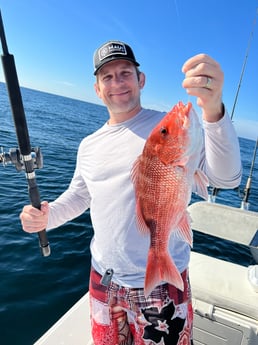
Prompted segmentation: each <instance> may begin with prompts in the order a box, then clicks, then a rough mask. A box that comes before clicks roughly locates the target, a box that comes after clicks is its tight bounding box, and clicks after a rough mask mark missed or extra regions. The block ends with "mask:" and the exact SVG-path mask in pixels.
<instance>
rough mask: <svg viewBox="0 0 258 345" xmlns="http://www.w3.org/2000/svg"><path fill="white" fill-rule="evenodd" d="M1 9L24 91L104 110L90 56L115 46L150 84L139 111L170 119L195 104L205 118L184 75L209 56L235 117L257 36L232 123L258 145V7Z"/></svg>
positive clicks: (51, 2) (180, 0)
mask: <svg viewBox="0 0 258 345" xmlns="http://www.w3.org/2000/svg"><path fill="white" fill-rule="evenodd" d="M0 8H1V11H2V17H3V21H4V26H5V32H6V38H7V43H8V48H9V52H10V53H11V54H13V55H14V57H15V62H16V68H17V73H18V77H19V82H20V85H21V86H25V87H29V88H32V89H36V90H41V91H46V92H50V93H54V94H59V95H63V96H67V97H71V98H76V99H82V100H85V101H88V102H92V103H100V100H99V99H98V98H97V96H96V95H95V91H94V89H93V83H94V80H95V79H94V76H93V66H92V55H93V52H94V51H95V49H96V48H97V47H98V46H99V45H101V44H102V43H104V42H105V41H107V40H110V39H118V40H122V41H125V42H127V43H128V44H130V45H131V46H132V47H133V49H134V52H135V55H136V58H137V60H138V61H139V62H140V64H141V70H142V71H144V72H145V74H146V76H147V82H146V86H145V88H144V90H143V91H142V105H143V106H144V107H149V108H154V109H159V110H165V111H167V110H169V109H170V108H171V107H172V106H173V105H174V104H175V103H176V102H178V101H179V100H182V101H183V102H187V101H189V100H190V101H191V102H193V104H194V106H195V108H196V109H197V111H198V112H199V113H200V111H199V109H198V108H197V105H196V101H195V99H194V98H192V97H188V96H187V95H186V93H185V91H184V89H183V88H182V87H181V83H182V81H183V74H182V72H181V67H182V65H183V63H184V62H185V61H186V60H187V59H188V58H189V57H191V56H193V55H195V54H198V53H207V54H209V55H211V56H212V57H213V58H215V59H216V60H217V61H218V62H219V63H220V65H221V67H222V69H223V71H224V74H225V82H224V91H223V100H224V102H225V104H226V107H227V109H228V111H229V112H230V113H231V111H232V107H233V104H234V99H235V95H236V91H237V87H238V83H239V79H240V73H241V70H242V66H243V63H244V59H245V56H246V52H247V47H248V42H249V38H250V34H251V32H252V31H253V28H254V33H253V36H252V40H251V46H250V50H249V54H248V60H247V65H246V70H245V74H244V77H243V80H242V84H241V88H240V92H239V97H238V103H237V105H236V109H235V112H234V118H233V120H234V124H235V127H236V129H237V132H238V134H239V136H243V137H247V138H251V139H254V140H256V137H257V134H258V27H257V26H258V24H255V26H254V21H255V18H256V21H257V20H258V15H256V13H257V8H258V0H248V1H247V0H245V1H243V0H238V1H233V0H213V1H211V0H194V1H193V0H160V1H156V2H154V3H152V2H151V1H149V0H138V1H135V0H131V1H127V2H122V1H119V0H116V1H115V0H109V1H101V0H99V1H93V0H73V1H71V0H70V1H68V0H62V1H61V0H23V1H20V0H0ZM0 81H4V76H3V71H2V68H1V69H0Z"/></svg>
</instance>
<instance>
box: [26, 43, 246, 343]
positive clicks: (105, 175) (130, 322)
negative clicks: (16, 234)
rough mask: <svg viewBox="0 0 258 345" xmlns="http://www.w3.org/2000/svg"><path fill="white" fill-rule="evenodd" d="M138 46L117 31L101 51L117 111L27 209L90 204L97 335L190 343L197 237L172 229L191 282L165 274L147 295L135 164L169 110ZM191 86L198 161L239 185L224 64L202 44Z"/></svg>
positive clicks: (104, 85)
mask: <svg viewBox="0 0 258 345" xmlns="http://www.w3.org/2000/svg"><path fill="white" fill-rule="evenodd" d="M138 67H139V63H138V62H137V61H136V59H135V56H134V53H133V51H132V49H131V47H130V46H128V45H127V44H125V43H123V42H120V41H109V42H106V43H105V44H103V45H102V46H101V47H100V48H98V49H97V50H96V52H95V54H94V68H95V70H94V75H96V83H95V90H96V93H97V95H98V96H99V97H100V98H101V99H102V101H103V103H104V104H105V105H106V106H107V108H108V111H109V120H108V122H107V123H106V124H104V125H103V127H102V128H100V129H99V130H98V131H96V132H95V133H93V134H92V135H90V136H88V137H87V138H85V139H84V140H83V141H82V142H81V144H80V147H79V150H78V156H77V164H76V169H75V173H74V177H73V179H72V181H71V184H70V186H69V188H68V190H67V191H65V192H64V193H63V194H62V195H61V196H60V197H59V198H58V199H57V200H55V201H54V202H52V203H50V204H48V203H47V202H43V203H42V208H41V210H37V209H34V208H33V207H32V206H30V205H27V206H25V207H24V209H23V211H22V213H21V215H20V218H21V221H22V225H23V228H24V230H25V231H27V232H37V231H40V230H42V229H44V228H47V229H51V228H56V227H58V226H60V225H61V224H63V223H65V222H66V221H68V220H71V219H73V218H75V217H77V216H78V215H80V214H81V213H83V212H85V210H86V209H88V208H90V209H91V219H92V225H93V228H94V237H93V239H92V242H91V254H92V270H91V275H90V287H89V290H90V304H91V317H92V336H93V341H94V344H95V345H100V344H102V345H104V344H109V345H114V344H120V345H122V344H124V345H125V344H135V345H144V344H170V345H172V344H191V343H192V319H193V313H192V307H191V292H190V285H189V279H188V263H189V258H190V247H189V245H188V244H187V243H185V242H184V241H183V240H182V239H181V238H180V237H179V236H171V239H170V243H169V251H170V254H171V256H172V257H173V260H174V262H175V264H176V266H177V268H178V270H179V272H180V273H181V276H182V279H183V282H184V286H185V289H184V292H182V291H180V290H178V289H177V288H176V287H174V286H172V285H170V284H168V283H166V282H163V283H162V284H161V285H160V286H157V287H156V288H155V289H154V290H153V291H152V293H151V294H150V295H149V297H148V298H145V296H144V291H143V286H144V276H145V270H146V260H147V252H148V247H149V239H148V237H145V236H142V235H141V234H139V231H138V229H137V225H136V222H135V199H134V188H133V184H132V181H131V176H130V174H131V169H132V165H133V163H134V162H135V160H136V158H137V157H138V156H139V155H140V154H141V152H142V149H143V146H144V143H145V140H146V138H147V137H148V135H149V133H150V131H151V130H152V129H153V128H154V127H155V125H156V124H157V123H158V122H159V121H160V120H161V119H162V118H163V117H164V115H165V114H164V113H161V112H158V111H153V110H147V109H143V108H142V106H141V102H140V92H141V89H142V88H143V87H144V84H145V75H144V73H143V72H141V71H140V70H139V68H138ZM182 71H183V72H184V73H185V79H184V81H183V87H184V88H185V89H186V91H187V93H188V94H190V95H193V96H196V97H197V103H198V105H199V106H200V107H201V108H202V116H203V122H204V123H203V125H204V132H205V148H203V151H202V154H201V156H200V163H199V167H200V168H201V169H202V170H203V171H204V172H205V173H206V175H207V176H208V178H209V183H210V185H213V186H216V187H222V188H234V187H236V186H238V185H239V183H240V179H241V161H240V153H239V145H238V140H237V136H236V134H235V131H234V128H233V126H232V123H231V120H230V118H229V116H228V114H227V113H226V112H225V109H224V106H223V104H222V100H221V97H222V85H223V73H222V71H221V69H220V66H219V64H218V63H217V62H215V61H214V60H213V59H212V58H210V57H209V56H207V55H205V54H200V55H197V56H194V57H193V58H191V59H189V60H188V61H187V62H186V63H185V64H184V66H183V69H182Z"/></svg>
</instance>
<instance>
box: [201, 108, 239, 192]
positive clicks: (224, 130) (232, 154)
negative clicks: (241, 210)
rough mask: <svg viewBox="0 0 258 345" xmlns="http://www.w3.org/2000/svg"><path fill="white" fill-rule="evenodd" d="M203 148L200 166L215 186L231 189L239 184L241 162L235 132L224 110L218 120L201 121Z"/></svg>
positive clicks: (211, 184) (210, 182)
mask: <svg viewBox="0 0 258 345" xmlns="http://www.w3.org/2000/svg"><path fill="white" fill-rule="evenodd" d="M203 127H204V148H203V151H202V155H201V161H200V168H201V169H202V170H203V171H204V172H205V174H206V175H207V177H208V179H209V184H210V186H212V187H216V188H225V189H232V188H236V187H238V186H239V184H240V182H241V177H242V164H241V156H240V148H239V141H238V137H237V134H236V132H235V129H234V126H233V124H232V121H231V119H230V117H229V115H228V113H227V112H226V111H225V114H224V116H223V117H222V118H221V119H220V120H219V121H218V122H213V123H211V122H207V121H203Z"/></svg>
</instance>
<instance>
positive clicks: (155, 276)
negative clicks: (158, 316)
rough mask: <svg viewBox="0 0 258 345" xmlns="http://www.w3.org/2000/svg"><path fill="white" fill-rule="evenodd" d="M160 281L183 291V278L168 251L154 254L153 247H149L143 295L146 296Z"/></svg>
mask: <svg viewBox="0 0 258 345" xmlns="http://www.w3.org/2000/svg"><path fill="white" fill-rule="evenodd" d="M161 281H165V282H167V283H169V284H171V285H174V286H175V287H176V288H178V289H180V290H181V291H184V283H183V279H182V277H181V274H180V273H179V271H178V269H177V267H176V265H175V264H174V262H173V261H172V259H171V257H170V255H169V253H168V252H163V253H159V254H156V253H155V251H154V249H153V248H150V250H149V253H148V262H147V268H146V276H145V283H144V295H145V297H146V298H147V297H148V296H149V295H150V294H151V292H152V291H153V290H154V288H155V287H156V286H157V285H159V283H160V282H161Z"/></svg>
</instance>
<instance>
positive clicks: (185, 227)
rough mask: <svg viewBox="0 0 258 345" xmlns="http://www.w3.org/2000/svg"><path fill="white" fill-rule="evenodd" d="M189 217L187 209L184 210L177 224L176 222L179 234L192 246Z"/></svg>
mask: <svg viewBox="0 0 258 345" xmlns="http://www.w3.org/2000/svg"><path fill="white" fill-rule="evenodd" d="M191 221H192V220H191V217H190V214H189V213H188V211H186V212H185V213H184V214H183V216H182V218H181V220H180V222H179V224H178V232H179V234H180V236H181V237H182V238H183V239H184V240H185V241H186V242H187V243H189V245H190V246H191V247H192V245H193V237H192V230H191V225H190V224H191Z"/></svg>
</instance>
